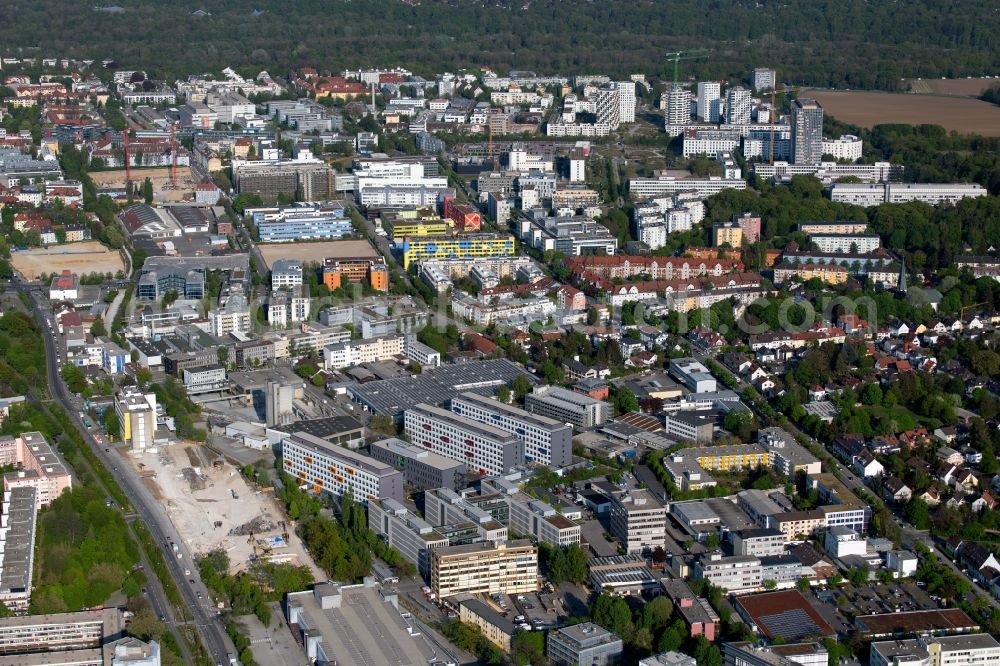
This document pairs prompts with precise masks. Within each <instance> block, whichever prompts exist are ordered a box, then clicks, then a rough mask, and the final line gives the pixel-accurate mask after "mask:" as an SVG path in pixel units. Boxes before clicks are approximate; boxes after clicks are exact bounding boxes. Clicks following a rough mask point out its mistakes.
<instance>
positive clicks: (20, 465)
mask: <svg viewBox="0 0 1000 666" xmlns="http://www.w3.org/2000/svg"><path fill="white" fill-rule="evenodd" d="M0 465H2V466H5V467H6V466H10V467H16V468H17V469H16V470H14V471H12V472H7V473H6V474H4V476H3V487H4V488H5V489H7V490H11V489H13V488H20V487H31V488H34V489H35V502H36V504H37V508H38V509H41V508H42V507H46V506H48V505H49V504H50V503H51V502H52V500H54V499H55V498H57V497H59V495H61V494H62V492H63V491H64V490H66V489H67V488H71V487H72V486H73V479H72V477H70V474H69V470H68V469H67V468H66V465H65V464H63V462H62V460H60V459H59V456H58V455H57V454H56V452H55V449H53V448H52V445H51V444H49V443H48V441H46V439H45V436H44V435H42V433H40V432H24V433H21V434H20V435H18V436H17V437H8V436H3V437H0Z"/></svg>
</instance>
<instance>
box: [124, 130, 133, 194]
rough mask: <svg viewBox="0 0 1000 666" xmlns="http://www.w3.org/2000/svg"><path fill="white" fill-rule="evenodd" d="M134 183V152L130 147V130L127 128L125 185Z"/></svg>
mask: <svg viewBox="0 0 1000 666" xmlns="http://www.w3.org/2000/svg"><path fill="white" fill-rule="evenodd" d="M131 182H132V152H131V151H130V150H129V146H128V128H125V185H126V187H128V184H129V183H131Z"/></svg>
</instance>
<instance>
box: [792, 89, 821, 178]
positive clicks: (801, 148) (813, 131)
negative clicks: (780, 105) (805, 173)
mask: <svg viewBox="0 0 1000 666" xmlns="http://www.w3.org/2000/svg"><path fill="white" fill-rule="evenodd" d="M822 160H823V107H822V106H820V103H819V102H817V101H816V100H814V99H806V98H804V97H800V98H798V99H796V100H794V101H793V102H792V163H793V164H819V163H820V162H821V161H822Z"/></svg>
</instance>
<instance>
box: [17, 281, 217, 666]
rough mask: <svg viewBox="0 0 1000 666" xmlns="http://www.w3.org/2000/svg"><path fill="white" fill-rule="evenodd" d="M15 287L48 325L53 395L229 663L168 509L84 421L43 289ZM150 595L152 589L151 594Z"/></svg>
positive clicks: (162, 603) (205, 636)
mask: <svg viewBox="0 0 1000 666" xmlns="http://www.w3.org/2000/svg"><path fill="white" fill-rule="evenodd" d="M15 288H16V289H17V290H18V291H21V292H22V293H26V294H27V295H28V298H29V299H30V300H31V303H32V308H33V309H34V314H35V318H36V320H37V321H38V322H39V325H40V326H43V327H44V329H43V330H44V331H45V334H44V335H43V338H44V340H45V356H46V362H47V370H48V379H49V387H50V389H51V394H52V397H53V398H54V399H55V400H57V401H58V402H59V403H61V404H62V406H63V407H64V408H65V410H66V414H67V416H68V417H69V418H70V419H71V420H72V421H73V423H74V424H75V425H76V427H77V429H78V430H79V432H80V434H81V435H82V436H83V438H84V441H86V442H87V444H88V445H89V446H90V448H91V449H92V450H93V452H94V453H95V454H96V455H97V457H98V458H99V459H100V460H101V462H102V463H104V465H105V467H107V468H108V469H110V470H112V472H115V477H116V479H117V481H118V483H119V485H120V486H121V489H122V492H123V493H124V494H125V497H127V498H128V501H129V502H130V503H131V505H132V507H133V509H134V510H135V511H136V513H137V515H138V517H139V518H141V519H142V520H143V522H144V523H145V524H146V526H147V528H148V529H149V532H150V534H152V536H153V539H154V541H155V542H156V543H157V544H158V545H159V547H160V549H161V550H162V551H163V556H164V559H165V561H166V564H167V569H168V570H169V571H170V574H171V576H172V577H173V579H174V581H175V582H176V583H177V587H178V589H179V590H180V593H181V596H182V597H183V599H184V601H185V603H186V604H187V606H188V608H189V609H190V611H191V614H192V617H193V618H194V622H195V626H196V627H197V630H198V632H199V633H200V634H201V637H202V640H203V641H204V643H205V645H206V647H207V648H208V651H209V653H210V654H211V656H212V659H213V661H215V662H216V663H217V664H228V662H229V659H228V656H227V655H228V654H230V653H232V654H235V653H236V648H235V647H234V646H233V644H232V641H230V640H229V637H228V636H227V635H226V633H225V630H224V629H223V626H222V622H221V621H220V618H219V617H218V616H217V615H216V614H215V612H214V610H213V609H212V608H211V607H210V606H209V605H208V599H209V598H210V596H209V595H208V591H207V589H206V588H205V587H204V585H202V584H201V583H200V582H197V578H196V577H197V571H195V570H191V573H192V574H193V578H188V577H187V576H186V575H185V573H184V571H185V568H188V569H191V567H192V563H193V560H192V559H191V553H190V552H188V551H187V548H186V547H185V546H184V543H183V541H182V540H181V538H180V535H179V534H178V533H177V531H176V530H175V529H174V526H173V524H171V522H170V519H169V518H168V517H167V514H166V511H165V510H164V508H163V506H162V505H161V504H160V503H159V502H157V501H156V500H155V499H154V498H153V497H152V495H151V494H150V493H149V491H148V490H147V489H146V488H145V486H143V485H142V484H141V483H140V482H139V480H138V479H136V478H134V476H133V475H132V474H130V473H128V472H127V471H126V470H125V467H124V466H122V470H121V472H119V469H118V462H119V461H118V460H116V459H115V457H114V456H117V454H116V453H113V452H111V451H106V450H105V448H104V447H102V446H101V445H100V444H98V443H97V441H96V440H95V439H94V435H93V433H91V432H90V431H89V430H88V429H87V428H86V427H85V426H84V424H83V422H82V420H81V419H80V417H79V413H80V412H82V411H84V409H83V401H82V400H80V399H79V398H76V397H75V396H73V395H72V394H70V393H69V391H68V390H67V389H66V386H65V385H64V384H63V382H62V378H61V377H60V375H59V359H61V358H62V354H63V350H62V349H61V342H59V343H57V341H56V340H57V336H56V335H55V334H54V332H53V331H52V329H51V328H49V327H48V326H47V324H48V325H49V326H54V322H53V320H52V317H51V315H50V314H49V313H48V312H46V310H45V307H44V304H45V302H46V301H45V297H44V295H43V293H42V292H41V290H40V288H38V287H36V286H34V285H24V284H23V283H18V284H17V285H15ZM171 541H172V542H173V543H176V544H178V547H179V548H180V551H181V556H182V558H181V559H178V558H177V556H176V554H175V553H174V552H173V551H172V549H171V548H170V546H169V545H168V543H169V542H171ZM192 579H193V580H195V582H194V583H192V582H190V581H191V580H192ZM157 589H158V586H156V587H154V589H153V590H152V591H153V592H154V593H153V594H152V595H151V598H152V597H158V598H157V600H156V601H155V603H154V608H156V609H157V610H158V612H160V613H161V614H163V615H168V614H167V613H165V612H163V610H164V609H167V608H169V604H167V602H166V600H165V599H163V598H162V597H159V595H158V594H155V591H156V590H157ZM150 591H151V590H150V589H149V588H147V592H150Z"/></svg>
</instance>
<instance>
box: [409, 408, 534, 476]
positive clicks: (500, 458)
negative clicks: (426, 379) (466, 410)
mask: <svg viewBox="0 0 1000 666" xmlns="http://www.w3.org/2000/svg"><path fill="white" fill-rule="evenodd" d="M403 424H404V425H403V427H404V430H405V432H406V434H407V436H409V438H410V441H411V442H413V443H414V444H416V445H417V446H423V447H425V448H427V449H429V450H431V451H434V452H435V453H439V454H441V455H443V456H446V457H448V458H451V459H452V460H460V461H462V462H464V463H465V464H466V466H467V467H468V469H469V470H471V471H473V472H478V473H479V474H484V475H487V474H488V475H495V474H503V473H505V472H507V471H509V470H510V469H511V468H513V467H516V466H517V465H520V464H522V463H523V462H524V444H523V442H522V441H521V440H520V439H518V438H517V437H515V436H514V435H512V434H510V433H508V432H506V431H504V430H500V429H499V428H496V427H493V426H490V425H486V424H484V423H480V422H479V421H475V420H473V419H471V418H466V417H465V416H460V415H458V414H455V413H454V412H449V411H447V410H445V409H441V408H440V407H434V406H432V405H426V404H419V405H415V406H413V407H411V408H409V409H407V410H406V412H405V414H404V417H403Z"/></svg>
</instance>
